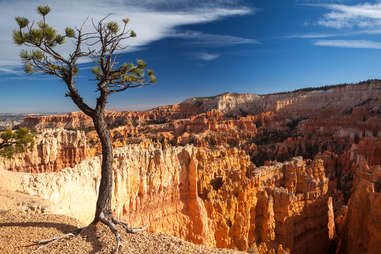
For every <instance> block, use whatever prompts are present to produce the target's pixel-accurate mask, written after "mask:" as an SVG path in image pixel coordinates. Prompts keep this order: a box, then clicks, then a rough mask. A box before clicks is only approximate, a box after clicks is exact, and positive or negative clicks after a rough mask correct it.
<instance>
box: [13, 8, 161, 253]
mask: <svg viewBox="0 0 381 254" xmlns="http://www.w3.org/2000/svg"><path fill="white" fill-rule="evenodd" d="M37 11H38V13H39V14H40V15H41V20H40V21H39V22H37V23H34V22H33V23H32V24H30V22H29V20H28V19H26V18H24V17H16V22H17V24H18V26H19V28H18V29H16V30H14V31H13V40H14V42H15V43H16V44H18V45H24V46H27V48H28V50H22V51H21V53H20V57H21V59H22V60H23V62H24V70H25V71H26V72H27V73H32V72H41V73H44V74H48V75H53V76H56V77H58V78H59V79H61V80H62V81H64V83H65V85H66V87H67V90H68V92H67V93H66V96H67V97H69V98H71V100H72V101H73V103H74V104H75V105H76V106H77V107H78V108H79V109H80V110H81V111H82V112H83V113H85V114H86V115H88V116H89V117H90V118H91V119H92V120H93V123H94V127H95V130H96V132H97V134H98V136H99V139H100V141H101V144H102V171H101V182H100V186H99V195H98V199H97V204H96V211H95V216H94V220H93V222H92V223H91V224H95V223H98V222H102V223H104V224H106V225H107V226H108V227H109V228H110V229H111V230H112V232H113V233H114V234H115V237H116V240H117V246H116V248H115V253H117V252H118V250H119V247H120V241H121V238H120V234H119V233H118V230H117V228H116V226H115V225H116V224H119V225H121V226H122V227H123V228H124V229H125V230H126V231H127V232H129V233H133V232H137V231H140V230H143V228H138V229H133V228H130V227H129V226H128V225H127V224H125V223H123V222H120V221H118V220H116V219H115V218H113V215H112V210H111V196H112V174H113V173H112V161H113V150H112V141H111V138H110V132H109V130H108V128H107V124H106V121H105V107H106V103H107V100H108V97H109V95H111V94H114V93H119V92H123V91H125V90H127V89H129V88H137V87H141V86H144V85H148V84H153V83H155V82H156V77H155V74H154V72H153V71H152V70H149V69H147V64H146V63H145V62H144V61H143V60H137V61H136V63H122V64H118V62H117V56H116V52H117V51H118V50H121V49H124V47H123V46H122V45H121V42H122V41H124V40H126V39H129V38H133V37H135V36H136V33H135V32H134V31H133V30H129V29H127V24H128V22H129V19H128V18H126V19H123V20H122V23H123V24H122V26H121V27H120V25H119V24H118V23H117V22H114V21H108V22H107V20H108V18H109V16H110V15H107V16H106V17H104V18H103V19H101V20H100V21H98V22H94V21H92V29H93V32H84V31H83V27H84V26H85V25H86V23H87V20H86V21H85V22H84V23H83V24H82V25H81V27H80V28H71V27H66V29H65V32H64V33H62V34H60V33H58V31H57V30H56V29H55V28H53V27H51V26H50V25H49V24H48V23H47V15H48V14H49V12H50V8H49V6H38V8H37ZM67 41H72V42H74V45H75V47H74V49H73V51H72V52H71V53H70V54H69V55H68V56H67V57H66V56H64V55H63V54H61V53H59V50H58V49H59V47H60V46H61V45H63V44H65V43H66V42H67ZM84 48H86V49H84ZM83 58H91V59H92V60H93V61H94V62H95V63H96V64H97V66H96V67H95V68H93V69H92V73H93V74H94V76H95V80H96V82H95V87H96V89H97V93H98V97H97V99H96V103H95V107H91V106H89V104H87V103H86V102H85V101H84V99H83V97H82V96H81V95H80V93H79V92H78V90H77V88H76V80H75V76H77V75H78V72H79V71H80V68H79V67H78V61H79V59H83ZM91 224H90V225H91ZM87 228H88V226H87V227H84V228H81V229H79V230H77V231H75V232H74V233H70V234H67V235H63V236H61V237H55V238H53V239H49V240H44V241H38V243H40V244H43V245H42V246H40V248H41V247H44V246H46V245H48V244H50V243H51V242H52V241H57V240H59V239H62V238H67V237H74V236H77V235H79V234H81V233H83V232H84V231H85V230H86V229H87Z"/></svg>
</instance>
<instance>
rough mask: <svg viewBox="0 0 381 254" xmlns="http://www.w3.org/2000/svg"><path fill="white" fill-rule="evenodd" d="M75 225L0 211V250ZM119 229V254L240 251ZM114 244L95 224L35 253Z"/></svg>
mask: <svg viewBox="0 0 381 254" xmlns="http://www.w3.org/2000/svg"><path fill="white" fill-rule="evenodd" d="M79 226H80V224H79V222H78V221H76V220H75V219H73V218H70V217H66V216H61V215H47V214H28V213H23V212H10V211H4V210H0V253H10V254H14V253H17V254H18V253H30V252H31V251H33V250H35V249H36V248H38V247H39V246H38V245H34V243H33V241H35V240H41V239H48V238H52V237H54V236H58V235H61V234H63V233H68V232H71V231H73V230H75V229H76V228H77V227H79ZM119 232H121V236H122V240H123V241H122V246H121V250H120V252H119V253H133V254H150V253H155V254H157V253H205V254H206V253H242V252H238V251H233V250H226V249H213V248H207V247H203V246H199V245H195V244H192V243H189V242H186V241H183V240H181V239H179V238H177V237H173V236H168V235H164V234H151V233H145V232H144V233H139V234H126V233H125V232H123V230H122V228H120V227H119ZM115 243H116V242H115V238H114V235H113V233H112V232H111V231H110V230H109V229H108V228H107V227H106V226H104V225H103V224H101V223H98V224H97V225H95V226H91V227H89V228H88V229H87V230H86V231H85V233H84V234H83V235H82V236H80V237H77V238H75V239H71V240H65V239H63V240H61V241H59V242H57V243H54V244H51V245H50V246H48V247H46V248H44V249H41V250H39V251H38V253H60V254H61V253H112V251H113V248H114V247H115Z"/></svg>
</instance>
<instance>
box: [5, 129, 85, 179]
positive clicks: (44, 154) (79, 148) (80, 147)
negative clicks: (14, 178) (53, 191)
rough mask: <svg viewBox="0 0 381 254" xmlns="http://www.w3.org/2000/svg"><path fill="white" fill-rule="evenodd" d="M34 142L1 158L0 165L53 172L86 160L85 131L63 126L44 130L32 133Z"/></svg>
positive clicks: (6, 167) (9, 168)
mask: <svg viewBox="0 0 381 254" xmlns="http://www.w3.org/2000/svg"><path fill="white" fill-rule="evenodd" d="M34 141H35V145H34V146H33V148H32V149H30V150H28V151H26V152H25V153H22V154H16V155H15V156H14V157H13V158H12V159H7V158H0V168H1V169H6V170H11V171H17V172H29V173H43V172H55V171H58V170H60V169H63V168H65V167H74V166H75V165H76V164H78V163H79V162H81V161H82V160H84V159H86V158H87V156H86V150H87V143H86V135H85V133H84V132H82V131H79V130H76V131H68V130H65V129H62V128H61V129H46V130H44V131H42V132H41V133H39V134H38V135H36V136H35V139H34Z"/></svg>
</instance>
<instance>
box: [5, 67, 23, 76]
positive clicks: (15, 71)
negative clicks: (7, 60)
mask: <svg viewBox="0 0 381 254" xmlns="http://www.w3.org/2000/svg"><path fill="white" fill-rule="evenodd" d="M1 72H3V73H11V74H21V73H22V71H20V70H16V69H15V68H13V67H9V68H7V66H4V67H0V73H1Z"/></svg>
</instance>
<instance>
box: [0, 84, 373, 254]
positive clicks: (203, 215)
mask: <svg viewBox="0 0 381 254" xmlns="http://www.w3.org/2000/svg"><path fill="white" fill-rule="evenodd" d="M106 118H107V122H108V125H109V128H110V131H111V134H112V136H113V145H114V147H115V148H116V149H115V156H114V157H115V159H114V172H115V173H114V178H115V180H114V199H113V207H114V213H115V215H116V216H118V217H119V218H121V219H122V220H124V221H126V222H128V223H131V224H133V225H136V226H140V225H142V224H147V225H148V228H149V230H151V231H153V232H165V233H169V234H172V235H176V236H179V237H181V238H183V239H187V240H189V241H192V242H195V243H198V244H204V245H209V246H217V247H224V248H235V249H240V250H250V251H253V252H254V253H255V251H258V252H259V253H287V252H291V253H334V252H335V251H336V252H337V253H377V250H378V249H381V246H380V245H381V244H380V243H381V241H380V239H379V235H380V232H379V231H377V230H378V229H379V225H378V219H379V218H378V217H380V214H379V213H380V211H381V208H380V207H379V204H380V200H379V199H378V194H379V193H380V191H379V185H380V184H379V180H378V179H379V173H378V172H379V168H380V165H381V129H380V128H381V82H380V81H371V82H365V83H361V84H358V85H350V86H340V87H334V88H327V89H320V90H304V91H298V92H293V93H281V94H273V95H253V94H233V93H226V94H222V95H218V96H213V97H204V98H191V99H188V100H185V101H184V102H182V103H180V104H176V105H170V106H163V107H158V108H155V109H152V110H149V111H144V112H128V111H125V112H117V111H109V112H107V114H106ZM23 125H24V126H27V127H29V128H31V129H33V130H35V131H36V132H37V137H36V146H35V147H34V148H33V149H32V151H29V152H26V153H25V154H23V155H17V156H16V157H15V159H12V160H7V159H0V167H1V168H2V169H6V170H8V172H6V171H1V174H3V175H4V177H3V179H8V180H3V183H4V184H3V183H1V184H0V187H2V186H4V185H5V183H6V182H7V181H10V180H9V179H10V178H9V177H11V178H12V179H18V180H17V181H13V183H14V184H12V185H9V184H8V185H9V186H16V187H12V188H16V189H17V190H18V191H21V192H25V193H30V194H33V195H37V196H39V197H43V198H45V199H46V200H49V201H50V202H52V204H54V205H52V206H51V207H52V208H51V209H50V210H49V209H48V211H55V212H57V213H58V212H59V213H64V214H68V215H71V216H74V217H77V218H79V219H80V220H81V221H83V222H84V223H85V222H88V221H90V220H91V217H92V214H93V212H94V209H95V200H96V196H97V186H98V184H99V170H100V169H99V168H100V165H99V163H100V159H99V157H97V156H98V155H99V154H100V149H101V147H100V143H99V140H98V138H97V135H96V133H95V131H94V130H93V127H92V121H91V119H90V118H88V117H86V116H85V115H83V114H81V113H70V114H65V115H52V116H41V117H39V116H28V117H27V118H25V120H24V122H23ZM299 156H302V157H303V158H304V159H302V158H300V157H299ZM85 159H86V160H85ZM68 167H69V168H68ZM9 171H13V172H9ZM15 172H28V173H30V172H39V173H41V172H43V174H38V175H31V174H22V173H15ZM45 172H46V173H45ZM7 177H8V178H7ZM18 184H19V185H18ZM9 188H10V187H9ZM75 193H83V195H76V194H75ZM357 234H358V236H357ZM374 251H376V252H374Z"/></svg>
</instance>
